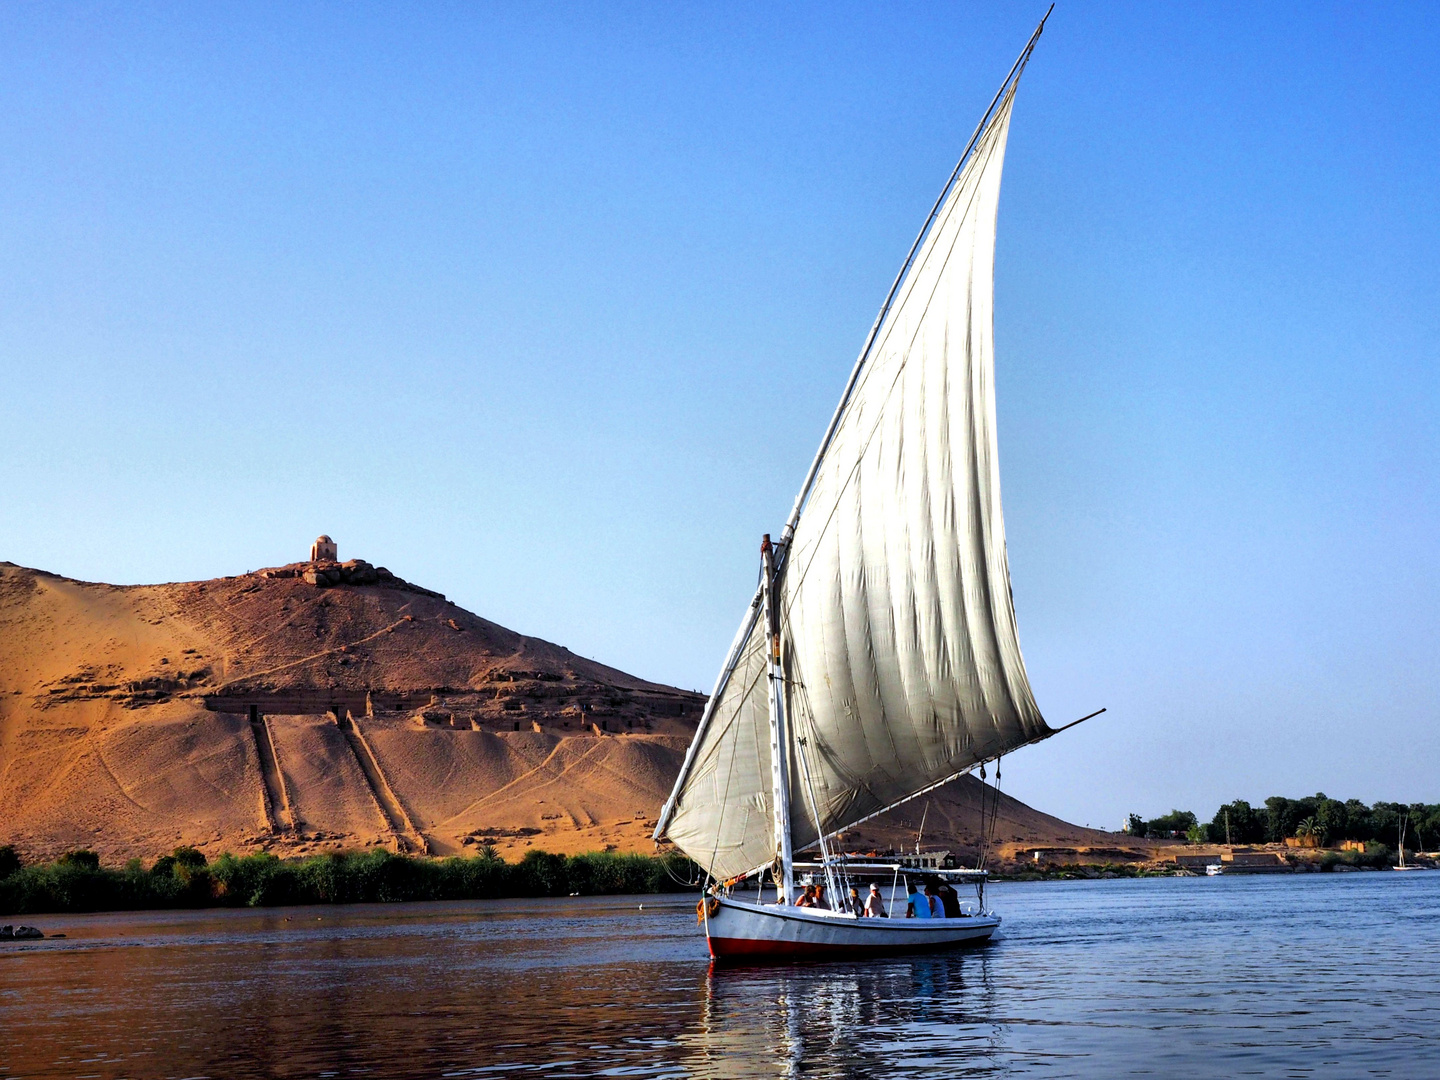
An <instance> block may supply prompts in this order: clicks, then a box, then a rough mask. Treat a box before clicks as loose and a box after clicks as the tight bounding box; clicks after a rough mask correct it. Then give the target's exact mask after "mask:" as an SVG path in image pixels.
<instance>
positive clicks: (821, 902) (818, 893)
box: [812, 881, 825, 907]
mask: <svg viewBox="0 0 1440 1080" xmlns="http://www.w3.org/2000/svg"><path fill="white" fill-rule="evenodd" d="M814 900H815V903H814V904H813V905H812V906H813V907H825V883H824V882H821V881H817V882H816V883H815V895H814Z"/></svg>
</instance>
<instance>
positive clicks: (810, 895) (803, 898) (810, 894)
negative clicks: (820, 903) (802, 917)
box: [795, 885, 816, 907]
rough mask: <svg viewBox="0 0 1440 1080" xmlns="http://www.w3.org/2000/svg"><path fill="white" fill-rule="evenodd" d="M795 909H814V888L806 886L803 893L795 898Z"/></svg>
mask: <svg viewBox="0 0 1440 1080" xmlns="http://www.w3.org/2000/svg"><path fill="white" fill-rule="evenodd" d="M795 906H796V907H815V906H816V905H815V886H814V885H806V886H805V891H804V892H802V893H801V894H800V895H799V896H798V897H796V898H795Z"/></svg>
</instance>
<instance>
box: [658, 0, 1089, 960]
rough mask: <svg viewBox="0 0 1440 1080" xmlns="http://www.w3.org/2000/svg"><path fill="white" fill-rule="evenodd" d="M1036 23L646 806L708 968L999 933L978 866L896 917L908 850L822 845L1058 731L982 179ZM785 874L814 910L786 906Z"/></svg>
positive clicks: (954, 176)
mask: <svg viewBox="0 0 1440 1080" xmlns="http://www.w3.org/2000/svg"><path fill="white" fill-rule="evenodd" d="M1048 17H1049V13H1048V12H1047V13H1046V18H1048ZM1044 27H1045V20H1044V19H1042V20H1041V22H1040V25H1039V26H1037V27H1036V29H1035V32H1034V33H1033V34H1032V35H1031V37H1030V39H1029V41H1028V42H1027V43H1026V45H1025V48H1024V50H1023V51H1022V52H1021V54H1020V57H1019V59H1017V60H1016V61H1015V64H1014V66H1013V67H1012V68H1011V69H1010V73H1009V74H1008V75H1007V76H1006V77H1005V80H1004V82H1003V83H1002V84H1001V86H1000V89H999V91H997V92H996V94H995V97H994V99H993V100H992V101H991V103H990V106H989V108H987V109H986V111H985V114H984V115H983V116H982V117H981V120H980V123H979V125H978V126H977V127H976V129H975V132H974V134H973V135H972V137H971V139H970V143H969V145H968V146H967V147H966V149H965V153H964V154H963V155H962V156H961V159H960V162H959V164H957V165H956V166H955V169H954V171H953V172H952V173H951V174H950V176H949V178H948V179H947V181H946V183H945V185H944V187H943V188H942V190H941V193H940V197H939V198H938V199H937V200H936V202H935V205H934V207H933V208H932V209H931V211H930V214H929V216H928V217H927V218H926V220H925V223H924V225H923V226H922V227H921V230H920V234H919V235H918V236H917V237H916V239H915V242H914V243H913V244H912V245H911V247H910V251H909V254H908V255H907V256H906V259H905V261H904V263H903V265H902V266H901V269H900V272H899V274H898V275H897V276H896V278H895V281H894V284H893V285H892V286H891V289H890V293H889V295H888V296H887V297H886V298H885V302H884V304H882V306H881V308H880V312H879V314H878V316H877V317H876V319H875V322H874V324H873V326H872V327H871V330H870V333H869V335H868V337H867V339H866V341H865V344H864V347H863V348H862V350H861V352H860V356H859V359H858V360H857V361H856V363H855V366H854V368H853V370H852V371H851V374H850V378H849V380H848V381H847V383H846V385H845V389H844V392H843V393H842V395H841V398H840V403H839V405H838V407H837V408H836V410H835V413H834V415H833V416H832V417H831V420H830V424H829V426H828V428H827V429H826V432H825V435H824V437H823V439H822V440H821V444H820V448H819V451H818V452H817V453H816V455H815V458H814V461H813V462H812V463H811V465H810V469H809V472H808V473H807V474H806V477H805V480H804V483H803V484H802V485H801V489H800V493H799V496H798V497H797V498H796V500H795V504H794V507H793V509H792V510H791V513H790V517H789V519H788V520H787V521H786V523H785V527H784V529H783V530H782V531H781V533H780V535H779V539H778V540H775V541H773V542H772V540H771V538H770V536H769V535H767V536H766V537H765V538H764V540H763V542H762V543H761V547H760V562H761V568H760V582H759V586H758V588H757V589H756V592H755V594H754V596H753V598H752V599H751V601H750V604H749V607H748V608H747V609H746V612H745V615H744V617H743V619H742V620H741V624H740V628H739V631H738V632H737V633H736V635H735V639H734V641H733V643H732V644H731V647H730V650H729V652H728V654H727V655H726V658H725V662H724V664H723V666H722V668H721V670H720V675H719V677H718V679H717V680H716V684H715V689H714V691H713V693H712V694H711V695H710V698H709V701H708V703H707V705H706V708H705V711H704V713H703V715H702V716H701V719H700V722H699V726H698V728H697V730H696V732H695V738H694V740H693V742H692V743H691V745H690V748H689V750H688V752H687V753H686V755H685V760H684V763H683V764H682V766H681V769H680V774H679V776H678V777H677V779H676V781H675V787H674V790H673V791H672V792H671V795H670V798H669V799H668V800H667V801H666V803H665V806H664V808H663V809H662V810H661V813H660V816H659V820H658V823H657V825H656V828H655V834H654V835H655V839H656V840H657V841H660V840H669V841H670V842H672V843H673V844H675V846H676V847H678V848H679V849H680V850H681V851H683V852H684V853H685V854H687V855H688V856H689V857H690V858H691V859H693V860H694V861H695V862H696V863H697V864H698V865H699V866H700V867H701V868H702V869H703V870H704V872H705V873H706V875H707V889H706V894H705V896H703V897H702V899H701V902H700V905H699V908H698V915H699V921H700V923H701V924H702V925H703V926H704V929H705V934H706V938H707V940H708V943H709V948H710V953H711V955H712V956H713V957H715V958H716V959H721V960H724V959H735V958H745V959H765V958H771V959H785V958H792V957H805V956H818V955H845V956H854V955H862V954H888V953H897V952H907V951H919V950H928V949H936V948H946V947H951V946H955V945H959V944H964V943H973V942H980V941H984V940H987V939H988V938H989V937H990V936H991V935H992V934H993V933H994V931H995V929H996V928H997V927H998V926H999V925H1000V917H999V916H998V915H996V914H995V913H994V912H993V911H991V910H989V909H988V908H987V907H985V903H984V883H985V876H986V875H985V872H984V871H983V870H979V869H975V870H962V871H954V872H952V873H951V874H950V875H949V877H950V879H951V880H953V881H961V882H968V883H970V884H973V885H975V887H976V896H977V903H976V904H975V905H973V906H972V907H971V908H970V909H969V910H964V911H962V912H961V913H960V914H959V915H958V916H957V917H921V918H902V917H898V916H899V915H903V914H904V913H905V910H906V907H907V905H906V904H905V903H904V902H903V901H902V902H901V909H900V911H899V912H898V913H896V912H895V911H894V906H893V896H894V890H895V888H896V887H897V886H898V884H899V882H900V877H901V874H902V872H903V873H904V874H905V877H906V878H907V879H909V880H910V885H911V889H912V890H913V889H918V888H919V882H918V881H917V880H916V875H915V873H914V872H913V862H914V861H913V860H907V862H908V863H909V864H910V865H907V862H902V861H900V860H895V861H893V862H885V861H884V860H883V859H868V860H861V859H857V858H855V857H853V856H848V855H846V854H845V853H844V852H843V851H839V850H836V835H837V834H838V833H840V832H841V831H842V830H845V829H848V828H851V827H853V826H855V825H857V824H859V823H861V822H863V821H866V820H868V819H870V818H873V817H875V816H877V815H879V814H883V813H885V812H886V811H887V810H890V809H891V808H893V807H895V806H898V805H900V804H901V803H903V802H905V801H907V800H909V799H912V798H915V797H916V796H918V795H922V794H924V793H926V792H928V791H931V790H933V789H934V788H937V787H939V786H941V785H942V784H945V783H948V782H950V781H952V780H955V779H957V778H958V777H960V776H963V775H965V774H966V773H969V772H971V771H973V770H974V769H976V768H977V767H979V768H981V775H982V777H983V775H984V770H983V766H984V764H985V763H987V762H991V761H997V760H998V759H999V758H1000V757H1001V755H1003V754H1006V753H1009V752H1011V751H1014V750H1016V749H1018V748H1019V747H1022V746H1025V745H1027V744H1030V743H1034V742H1038V741H1039V740H1041V739H1045V738H1048V737H1050V736H1051V735H1053V734H1056V733H1057V731H1061V730H1064V728H1063V727H1062V728H1057V729H1052V728H1050V727H1049V725H1047V724H1046V722H1045V720H1044V718H1043V717H1042V716H1041V715H1040V711H1039V709H1038V708H1037V706H1036V704H1035V699H1034V695H1033V694H1032V692H1031V689H1030V683H1029V680H1028V678H1027V676H1026V672H1025V664H1024V660H1023V659H1022V657H1021V654H1020V644H1019V638H1018V633H1017V630H1016V623H1015V611H1014V606H1013V602H1012V599H1011V592H1010V572H1009V565H1008V561H1007V557H1006V551H1005V525H1004V520H1003V517H1002V514H1001V507H1000V474H999V466H998V459H997V450H996V430H995V428H996V424H995V386H994V383H995V380H994V328H993V323H994V320H993V317H992V307H993V293H994V288H993V285H994V257H995V227H996V214H997V210H998V205H999V195H1000V175H1001V168H1002V165H1003V163H1004V157H1005V145H1006V139H1007V136H1008V134H1009V130H1010V118H1011V110H1012V108H1013V106H1014V102H1015V91H1016V87H1017V86H1018V84H1019V80H1020V77H1021V75H1022V74H1023V72H1024V69H1025V66H1026V64H1027V63H1028V62H1029V59H1030V55H1031V52H1032V51H1033V50H1034V48H1035V44H1036V42H1037V41H1038V40H1039V38H1040V34H1041V33H1042V31H1043V30H1044ZM1101 711H1102V712H1103V711H1104V710H1101ZM1092 715H1096V714H1092ZM1083 719H1088V717H1085V718H1083ZM1076 723H1079V721H1076ZM1066 726H1067V727H1068V726H1072V725H1066ZM807 849H815V853H814V856H813V858H811V859H810V860H808V861H801V862H797V860H796V854H797V853H803V852H804V851H806V850H807ZM798 875H803V876H804V877H805V878H806V879H808V880H809V881H811V882H813V883H814V885H816V886H823V892H820V890H817V889H815V888H813V887H812V888H809V889H807V890H806V893H807V900H813V897H814V896H815V895H816V893H817V892H819V894H820V895H822V896H823V897H824V898H825V899H824V900H823V901H821V902H819V903H818V904H815V905H814V906H797V905H796V899H797V887H798V885H799V884H800V882H799V880H798ZM865 875H869V876H871V877H874V876H877V875H879V876H885V877H890V878H891V880H890V882H889V884H890V887H891V895H892V902H891V907H890V908H889V909H888V912H887V913H889V914H894V915H897V917H889V918H880V917H868V916H865V915H864V914H863V913H862V912H857V911H855V910H853V909H852V905H850V904H849V903H847V901H846V896H847V893H848V888H849V885H850V883H851V882H852V881H856V880H858V879H862V878H863V877H864V876H865ZM767 876H768V878H769V883H770V884H771V885H772V886H773V894H772V895H771V897H770V898H769V899H768V900H767V898H766V895H765V879H766V877H767ZM934 876H937V877H938V876H943V875H939V874H938V872H937V874H936V875H934ZM934 883H935V882H934V881H933V880H932V884H934ZM917 902H920V901H917ZM908 906H909V907H911V908H912V909H913V907H914V903H912V904H910V905H908ZM917 914H921V913H920V912H917Z"/></svg>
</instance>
